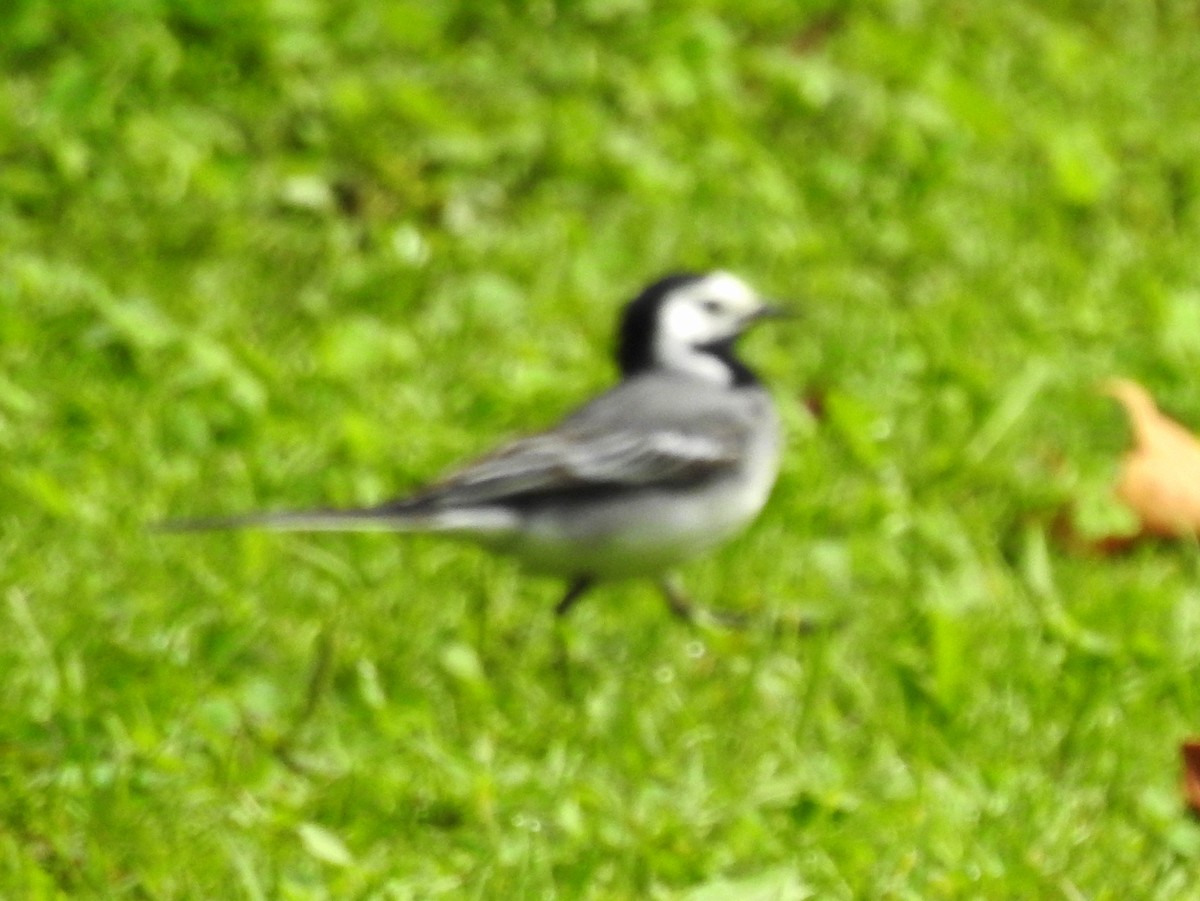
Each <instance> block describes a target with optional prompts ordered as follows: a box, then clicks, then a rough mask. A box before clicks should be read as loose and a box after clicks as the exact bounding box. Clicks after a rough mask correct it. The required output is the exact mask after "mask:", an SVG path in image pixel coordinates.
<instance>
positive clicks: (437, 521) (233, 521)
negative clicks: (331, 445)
mask: <svg viewBox="0 0 1200 901" xmlns="http://www.w3.org/2000/svg"><path fill="white" fill-rule="evenodd" d="M512 524H513V516H512V514H511V513H507V512H505V511H503V510H500V509H496V508H490V509H489V508H486V507H484V508H449V509H447V508H441V507H438V506H436V505H434V504H430V503H428V502H427V501H425V500H424V499H417V498H412V499H405V500H399V501H392V502H391V503H388V504H382V505H380V506H378V507H357V508H348V509H342V510H338V509H324V510H285V511H279V512H275V513H270V512H262V513H243V514H239V515H236V516H213V517H204V518H200V519H169V520H166V521H165V522H160V523H157V524H156V525H154V526H152V527H151V528H152V531H154V532H159V533H167V534H172V533H183V532H214V531H224V530H230V529H266V530H270V531H273V532H466V533H476V534H482V533H491V532H498V531H505V530H506V529H508V528H510V527H511V526H512Z"/></svg>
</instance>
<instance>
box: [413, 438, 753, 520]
mask: <svg viewBox="0 0 1200 901" xmlns="http://www.w3.org/2000/svg"><path fill="white" fill-rule="evenodd" d="M713 426H717V427H713ZM739 426H740V424H738V423H735V422H723V423H709V428H706V429H705V430H703V431H698V430H696V429H694V428H693V429H681V428H662V429H653V430H644V429H636V430H634V429H630V430H623V431H622V430H618V431H607V430H606V431H603V432H600V431H598V430H591V429H581V428H571V427H565V428H559V429H555V430H552V431H549V432H543V433H542V434H539V435H533V436H531V437H529V438H524V439H521V440H518V441H514V442H512V443H511V444H507V445H505V446H503V447H501V448H500V449H498V450H497V451H495V452H493V453H492V454H489V455H488V456H486V457H483V458H481V459H479V460H477V461H475V462H474V463H472V464H470V465H468V466H466V467H465V468H463V469H461V470H459V471H457V472H455V473H452V474H451V475H449V476H447V477H446V478H445V479H443V480H442V481H440V482H437V483H435V484H434V485H431V486H430V487H429V488H427V489H426V490H424V491H422V492H421V493H420V494H418V495H417V496H416V497H413V498H411V499H409V500H408V501H406V503H407V504H413V503H417V504H421V505H425V504H428V505H432V506H437V507H445V506H466V505H475V504H487V503H493V502H498V501H505V500H515V499H520V498H528V497H534V496H537V495H547V494H556V493H559V492H564V491H570V490H573V489H581V488H583V489H587V488H598V487H634V486H648V485H657V486H662V487H670V486H682V485H686V484H691V483H695V482H697V481H701V480H703V479H705V478H708V477H711V476H714V475H717V474H719V473H721V472H722V471H725V470H727V469H729V468H731V467H733V466H735V465H736V464H737V462H738V460H739V458H740V454H741V449H742V445H743V442H744V429H743V428H741V427H739Z"/></svg>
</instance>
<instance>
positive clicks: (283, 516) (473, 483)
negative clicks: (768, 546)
mask: <svg viewBox="0 0 1200 901" xmlns="http://www.w3.org/2000/svg"><path fill="white" fill-rule="evenodd" d="M779 312H780V310H779V309H778V308H777V307H774V306H771V305H768V304H766V303H764V302H763V301H762V300H761V299H760V298H759V297H758V295H757V294H756V293H755V292H754V291H753V290H752V289H751V288H750V287H749V286H748V285H747V284H746V283H745V282H743V281H742V280H741V279H739V278H737V277H735V276H733V275H730V274H729V273H726V272H713V273H709V274H677V275H670V276H667V277H666V278H662V279H660V280H659V281H656V282H654V283H653V284H651V285H649V286H648V287H646V288H645V289H644V290H643V291H642V292H641V294H639V295H638V296H637V297H636V298H634V299H633V300H632V301H631V302H630V303H629V304H628V305H627V306H626V308H625V311H624V314H623V316H622V318H621V323H620V329H619V333H618V338H617V352H616V356H617V363H618V365H619V367H620V370H621V380H620V382H619V383H618V384H617V385H616V386H615V387H613V388H611V389H609V390H608V391H606V392H605V393H603V394H601V395H600V396H599V397H597V398H595V399H594V400H592V401H591V402H589V403H587V404H585V405H584V406H583V407H581V408H580V409H578V410H576V411H575V412H574V413H572V414H570V415H569V416H567V417H566V418H565V419H563V420H562V421H561V422H560V423H559V424H558V425H556V426H554V427H553V428H550V429H548V430H546V431H543V432H538V433H536V434H534V435H530V436H529V437H526V438H520V439H518V440H516V441H513V442H511V443H508V444H505V445H503V446H501V447H500V448H498V449H497V450H495V451H493V452H492V453H490V454H488V455H486V456H484V457H482V458H480V459H478V460H475V461H473V462H471V463H469V464H467V465H465V466H463V467H462V468H461V469H459V470H457V471H456V472H453V473H451V474H450V475H448V476H446V477H445V478H443V479H441V480H440V481H438V482H435V483H433V484H432V485H429V486H428V487H426V488H423V489H420V490H418V491H416V492H415V493H413V494H411V495H409V496H408V497H404V498H400V499H399V500H394V501H390V502H388V503H384V504H380V505H378V506H374V507H364V508H352V509H322V510H311V511H294V512H277V513H270V512H266V513H250V514H246V515H242V516H234V517H228V518H219V519H205V520H187V521H175V522H170V523H167V524H166V525H165V529H166V530H168V531H192V530H202V529H228V528H241V527H257V528H264V529H274V530H283V531H395V532H409V531H420V532H436V533H444V534H447V535H452V536H460V537H464V538H468V539H471V540H473V541H476V542H478V543H479V544H481V545H484V546H485V547H487V548H490V549H492V550H494V551H498V552H502V553H508V554H512V555H513V556H514V557H517V558H518V559H519V560H520V561H522V562H523V563H524V564H525V565H526V566H527V567H528V568H530V569H532V570H535V571H541V572H546V573H554V574H558V575H561V576H565V577H566V578H567V579H569V580H570V581H569V585H568V587H567V591H566V594H564V595H563V597H562V600H560V601H559V602H558V606H557V607H556V608H555V610H556V612H557V613H558V614H559V615H562V614H564V613H566V612H567V611H568V610H570V609H571V607H572V606H574V604H575V603H576V602H577V601H578V600H579V599H580V598H581V597H582V596H583V594H584V593H585V592H586V591H587V590H588V589H589V588H591V587H592V585H593V584H595V583H596V582H598V581H601V580H605V579H621V578H629V577H654V578H656V579H657V580H658V585H659V587H660V588H661V590H662V592H663V595H664V596H665V598H666V600H667V603H668V605H669V606H670V608H671V610H672V611H673V612H674V613H675V614H677V615H679V616H681V617H684V618H691V617H692V615H693V608H692V606H691V604H690V603H689V602H688V600H687V599H686V598H685V596H684V594H683V592H682V590H681V589H680V588H679V586H678V584H677V583H676V582H675V581H674V579H673V578H672V577H671V575H670V574H669V573H670V570H671V569H672V568H673V567H674V566H675V565H676V564H678V563H679V562H681V561H682V560H684V559H686V558H688V557H691V556H693V555H695V554H697V553H699V552H701V551H704V550H706V549H708V548H711V547H712V546H714V545H716V544H718V543H719V542H722V541H724V540H725V539H727V538H729V537H731V536H732V535H734V534H735V533H737V532H739V531H740V530H741V529H743V528H744V527H745V526H746V525H747V524H748V523H749V522H750V521H751V520H752V519H753V518H754V517H755V516H756V515H757V514H758V512H759V511H760V510H761V509H762V507H763V504H764V503H765V502H766V500H767V495H768V494H769V493H770V491H771V487H772V485H773V484H774V483H775V477H776V474H777V472H778V466H779V451H780V437H779V423H778V419H777V417H776V415H775V410H774V408H773V406H772V403H771V399H770V396H769V395H768V394H767V392H766V390H765V389H764V388H763V387H762V385H760V384H759V381H758V379H757V378H756V377H755V375H754V373H753V372H751V371H750V370H749V369H748V368H747V367H746V366H745V364H743V363H742V361H741V360H739V359H738V358H737V357H736V356H735V355H734V343H735V342H736V340H737V339H738V337H739V336H740V335H741V334H742V333H743V332H744V331H746V329H747V328H749V327H750V326H751V325H752V324H753V323H755V322H757V321H758V320H760V319H763V318H765V317H768V316H773V315H776V314H778V313H779Z"/></svg>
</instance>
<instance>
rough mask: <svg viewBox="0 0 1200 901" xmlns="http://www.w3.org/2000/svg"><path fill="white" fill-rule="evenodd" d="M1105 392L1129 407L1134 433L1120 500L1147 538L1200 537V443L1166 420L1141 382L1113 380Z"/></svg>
mask: <svg viewBox="0 0 1200 901" xmlns="http://www.w3.org/2000/svg"><path fill="white" fill-rule="evenodd" d="M1104 388H1105V392H1106V393H1107V394H1109V395H1111V396H1112V397H1114V398H1115V399H1116V400H1117V402H1118V403H1120V404H1121V406H1122V407H1124V408H1125V412H1126V413H1127V414H1128V415H1129V422H1130V425H1131V427H1132V429H1133V449H1132V450H1131V451H1129V453H1127V454H1126V455H1125V458H1124V460H1123V461H1122V462H1121V471H1120V474H1119V476H1118V478H1117V486H1116V493H1117V497H1118V498H1120V499H1121V501H1122V502H1124V503H1125V505H1126V506H1128V507H1129V508H1130V509H1131V510H1132V511H1133V512H1134V513H1135V514H1136V515H1137V518H1138V520H1139V522H1141V524H1142V533H1143V534H1144V535H1153V536H1158V537H1164V538H1177V537H1182V536H1191V535H1197V534H1200V440H1197V439H1196V437H1195V436H1194V435H1193V434H1192V433H1191V432H1189V431H1188V430H1187V429H1185V428H1184V427H1183V426H1181V425H1180V424H1179V423H1177V422H1175V421H1174V420H1173V419H1170V418H1168V417H1167V416H1164V415H1163V414H1162V413H1161V412H1160V411H1159V409H1158V407H1157V405H1156V404H1155V403H1154V398H1152V397H1151V396H1150V393H1149V392H1148V391H1146V389H1145V388H1143V387H1142V386H1141V385H1139V384H1137V383H1136V382H1133V381H1130V380H1129V379H1113V380H1111V381H1109V382H1107V383H1106V384H1105V386H1104Z"/></svg>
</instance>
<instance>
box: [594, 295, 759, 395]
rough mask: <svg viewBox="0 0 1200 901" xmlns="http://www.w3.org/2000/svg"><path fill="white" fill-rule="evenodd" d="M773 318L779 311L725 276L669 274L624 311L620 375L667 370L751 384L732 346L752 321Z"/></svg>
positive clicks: (619, 347)
mask: <svg viewBox="0 0 1200 901" xmlns="http://www.w3.org/2000/svg"><path fill="white" fill-rule="evenodd" d="M777 315H780V311H779V309H778V308H777V307H775V306H772V305H771V304H769V303H766V302H764V301H763V299H762V298H760V297H759V296H758V294H757V293H756V292H755V291H754V290H753V289H752V288H751V287H750V286H749V285H747V284H746V283H745V282H744V281H742V280H741V279H740V278H738V277H737V276H735V275H730V274H729V273H728V272H711V273H707V274H694V273H679V274H675V275H668V276H666V277H665V278H661V279H659V280H658V281H656V282H654V283H653V284H651V285H648V286H647V287H646V288H644V289H643V290H642V292H641V294H639V295H638V296H637V297H635V298H634V299H633V300H632V301H630V303H629V304H628V305H627V306H626V307H625V313H624V315H623V316H622V318H621V328H620V333H619V335H618V338H617V364H618V365H619V366H620V367H621V374H622V375H624V376H631V375H636V374H637V373H639V372H644V371H646V370H649V369H668V370H674V371H681V372H688V373H691V374H692V375H698V376H700V377H702V378H708V379H711V380H713V381H716V382H719V383H722V384H734V383H738V382H741V381H754V376H753V374H752V373H751V372H750V371H749V370H748V369H746V367H745V366H744V365H743V364H742V363H741V362H740V361H739V360H738V359H737V358H736V357H735V356H734V355H733V345H734V343H735V342H736V341H737V339H738V337H739V336H740V335H741V334H742V333H743V332H745V331H746V330H747V329H748V328H750V326H751V325H753V324H754V323H755V322H758V321H759V320H761V319H764V318H767V317H770V316H777Z"/></svg>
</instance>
